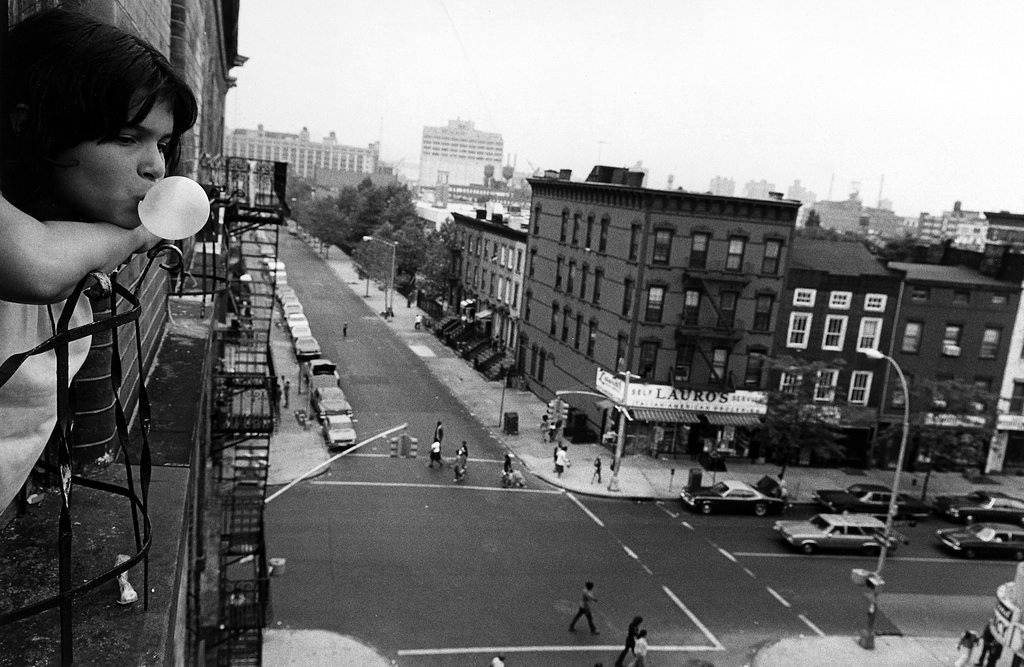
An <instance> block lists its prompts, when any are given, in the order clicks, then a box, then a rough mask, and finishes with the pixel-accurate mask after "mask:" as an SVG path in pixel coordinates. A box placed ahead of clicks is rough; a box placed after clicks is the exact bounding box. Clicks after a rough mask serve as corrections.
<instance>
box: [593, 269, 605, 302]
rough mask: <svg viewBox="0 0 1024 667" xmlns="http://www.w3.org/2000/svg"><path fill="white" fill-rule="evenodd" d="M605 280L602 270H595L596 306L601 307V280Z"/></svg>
mask: <svg viewBox="0 0 1024 667" xmlns="http://www.w3.org/2000/svg"><path fill="white" fill-rule="evenodd" d="M602 278H604V271H603V270H602V269H594V305H595V306H599V305H601V279H602Z"/></svg>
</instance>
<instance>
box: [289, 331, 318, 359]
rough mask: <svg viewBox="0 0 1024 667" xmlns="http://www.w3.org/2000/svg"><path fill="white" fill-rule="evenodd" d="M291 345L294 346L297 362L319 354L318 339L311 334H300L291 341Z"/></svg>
mask: <svg viewBox="0 0 1024 667" xmlns="http://www.w3.org/2000/svg"><path fill="white" fill-rule="evenodd" d="M292 345H293V346H294V347H295V358H296V359H297V360H298V361H299V362H303V361H309V360H310V359H316V358H317V357H319V356H320V341H318V340H317V339H316V338H313V337H312V336H300V337H298V338H296V339H295V340H293V341H292Z"/></svg>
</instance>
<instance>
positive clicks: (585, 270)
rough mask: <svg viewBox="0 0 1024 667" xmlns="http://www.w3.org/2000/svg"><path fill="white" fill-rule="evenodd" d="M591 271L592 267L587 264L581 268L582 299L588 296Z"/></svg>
mask: <svg viewBox="0 0 1024 667" xmlns="http://www.w3.org/2000/svg"><path fill="white" fill-rule="evenodd" d="M589 273H590V267H589V266H587V265H586V264H584V265H583V268H581V269H580V300H581V301H582V300H585V299H586V298H587V275H588V274H589Z"/></svg>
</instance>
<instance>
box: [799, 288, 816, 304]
mask: <svg viewBox="0 0 1024 667" xmlns="http://www.w3.org/2000/svg"><path fill="white" fill-rule="evenodd" d="M816 294H817V292H816V291H815V290H812V289H806V288H803V287H798V288H796V289H795V290H793V305H794V306H803V307H805V308H811V307H813V306H814V297H815V295H816Z"/></svg>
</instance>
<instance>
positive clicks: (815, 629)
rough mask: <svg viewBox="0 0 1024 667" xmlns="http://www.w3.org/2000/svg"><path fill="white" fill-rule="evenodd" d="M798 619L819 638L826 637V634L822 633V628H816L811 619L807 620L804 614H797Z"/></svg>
mask: <svg viewBox="0 0 1024 667" xmlns="http://www.w3.org/2000/svg"><path fill="white" fill-rule="evenodd" d="M796 617H797V618H799V619H800V620H801V621H803V622H804V624H805V625H807V627H809V628H810V629H811V630H813V631H814V633H815V634H817V635H818V636H819V637H824V636H825V633H824V632H822V631H821V628H819V627H818V626H816V625H815V624H814V623H811V619H809V618H807V617H806V616H804V615H803V614H797V615H796Z"/></svg>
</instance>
